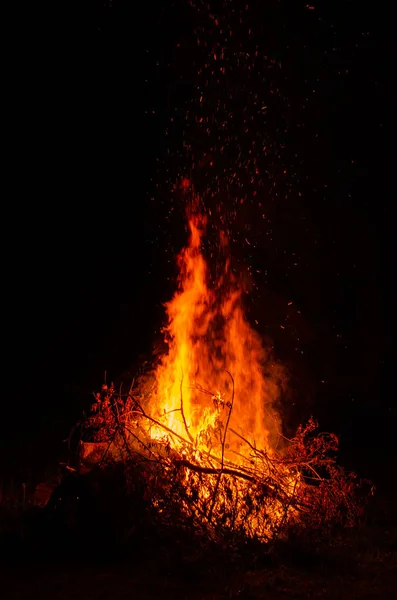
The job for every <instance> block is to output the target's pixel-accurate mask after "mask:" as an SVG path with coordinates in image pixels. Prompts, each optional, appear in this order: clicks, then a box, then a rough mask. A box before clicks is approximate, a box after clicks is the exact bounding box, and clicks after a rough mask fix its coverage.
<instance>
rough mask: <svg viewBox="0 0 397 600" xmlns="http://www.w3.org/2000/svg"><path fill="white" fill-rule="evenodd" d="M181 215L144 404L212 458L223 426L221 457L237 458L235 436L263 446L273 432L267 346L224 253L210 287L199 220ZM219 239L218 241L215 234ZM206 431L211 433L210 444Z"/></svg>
mask: <svg viewBox="0 0 397 600" xmlns="http://www.w3.org/2000/svg"><path fill="white" fill-rule="evenodd" d="M188 220H189V227H190V239H189V243H188V246H187V247H186V248H185V249H184V250H183V251H182V252H181V253H180V255H179V257H178V266H179V286H178V290H177V292H176V293H175V295H174V297H173V299H172V300H171V301H170V302H168V303H167V304H166V310H167V316H168V324H167V326H166V328H165V334H166V341H167V343H168V352H167V353H166V354H165V355H164V356H163V358H162V360H161V363H160V365H159V366H158V368H157V372H156V391H155V393H154V394H153V395H152V397H151V399H150V400H149V410H151V412H152V414H153V413H154V414H155V415H156V417H157V419H158V420H159V421H161V423H163V424H164V425H166V426H167V427H169V428H170V429H172V431H173V432H175V433H176V434H178V435H180V436H182V437H183V438H184V439H186V438H187V437H189V438H190V440H191V442H192V443H194V445H195V447H196V448H197V450H198V451H201V450H204V451H208V450H211V452H213V454H218V456H219V454H220V452H221V450H220V448H221V446H222V444H220V443H219V442H222V439H220V437H222V434H221V433H220V432H222V431H225V429H227V435H226V437H225V439H224V440H223V442H224V443H223V447H224V453H225V457H226V456H227V455H230V453H233V460H234V462H236V461H237V462H239V458H238V457H239V455H240V461H241V460H242V459H243V456H241V454H240V453H241V452H243V453H245V454H246V452H247V450H243V449H242V441H241V438H239V435H241V436H243V437H244V438H245V439H247V440H248V441H249V442H250V443H251V444H253V445H255V446H256V447H258V448H263V449H266V450H267V451H271V434H274V433H275V432H276V431H277V430H278V419H277V417H276V414H275V412H274V410H273V408H272V405H273V404H274V401H275V399H276V396H277V394H278V388H277V385H275V383H274V382H272V381H271V379H269V378H266V377H265V376H264V372H263V366H264V364H265V363H266V361H269V360H270V352H269V350H267V349H265V348H264V347H263V345H262V342H261V339H260V336H259V335H258V334H257V333H256V332H255V331H254V330H253V329H252V328H251V326H250V324H249V322H248V321H247V319H246V318H245V315H244V310H243V303H242V292H243V290H242V287H241V285H239V283H238V282H237V280H236V278H235V277H234V276H233V273H232V271H231V269H230V263H229V259H227V260H226V264H225V267H224V270H223V274H222V277H221V278H220V279H219V280H218V281H217V282H216V284H215V285H210V283H209V273H208V265H207V263H206V260H205V258H204V255H203V253H202V249H201V246H202V238H203V235H204V233H205V229H206V218H205V216H203V215H200V214H197V213H195V212H193V211H192V212H191V213H190V214H189V215H188ZM220 238H221V239H220V243H221V245H222V246H224V247H225V246H226V244H227V239H226V236H225V234H224V233H223V232H221V234H220ZM229 420H230V422H229ZM216 432H217V433H216ZM151 435H152V437H161V436H162V435H164V430H162V429H161V428H158V430H156V429H152V431H151ZM211 435H215V437H216V436H218V437H216V443H215V444H213V443H212V442H211ZM215 446H216V447H217V449H215ZM244 447H245V448H247V445H246V444H244ZM236 457H237V458H236ZM245 458H247V457H245Z"/></svg>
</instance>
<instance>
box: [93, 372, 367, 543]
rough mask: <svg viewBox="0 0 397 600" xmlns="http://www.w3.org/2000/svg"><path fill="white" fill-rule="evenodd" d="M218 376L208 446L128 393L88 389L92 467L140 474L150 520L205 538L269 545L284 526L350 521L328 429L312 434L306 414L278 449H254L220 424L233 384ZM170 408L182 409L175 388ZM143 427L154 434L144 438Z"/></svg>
mask: <svg viewBox="0 0 397 600" xmlns="http://www.w3.org/2000/svg"><path fill="white" fill-rule="evenodd" d="M227 373H228V376H229V377H230V380H231V385H232V392H231V400H230V401H229V402H228V403H225V402H224V403H223V404H222V405H223V406H226V407H227V409H228V412H227V416H226V421H225V425H224V427H223V428H222V435H221V437H220V438H219V437H217V435H216V432H215V431H212V433H211V432H209V433H208V435H212V438H213V442H214V445H213V446H212V449H211V451H208V450H206V449H205V448H203V447H200V446H199V445H198V441H197V440H194V439H193V436H191V435H188V433H189V432H188V427H187V422H186V418H183V422H184V426H185V431H186V433H187V436H186V437H184V436H183V435H180V434H179V433H177V432H176V431H174V430H173V429H172V428H171V427H169V426H168V425H166V424H164V423H162V422H161V420H160V419H159V418H156V417H154V416H152V415H151V414H149V412H148V411H147V409H146V408H144V406H143V404H142V402H141V401H139V400H138V399H137V398H136V397H135V396H134V395H133V390H130V393H129V394H127V395H122V394H121V390H120V393H119V394H116V392H115V391H114V389H110V390H104V391H103V394H102V395H97V396H96V400H97V402H96V405H94V410H93V414H92V416H91V417H90V418H89V419H88V421H87V422H86V424H85V429H86V430H91V431H97V432H98V433H97V439H98V441H101V439H103V437H105V438H106V440H107V441H106V451H105V453H104V454H103V456H102V459H101V464H103V463H104V462H105V460H106V461H107V462H112V461H116V462H120V461H122V462H123V463H124V464H125V466H126V469H127V470H130V469H132V471H133V473H134V477H135V478H136V477H142V478H143V480H142V481H143V483H142V485H143V486H144V488H145V489H146V492H145V497H146V498H148V499H149V501H150V505H151V507H152V509H153V511H154V515H156V517H155V518H157V519H160V520H161V521H165V522H170V521H172V520H174V519H177V518H178V519H181V518H182V519H187V522H190V523H191V524H192V526H193V528H196V529H197V528H198V529H200V530H202V531H203V532H206V533H207V534H208V535H209V536H210V537H212V538H214V539H218V536H219V535H224V534H225V533H226V532H229V534H233V535H240V536H241V535H242V536H243V537H248V538H255V539H258V540H262V541H266V542H269V541H270V540H271V539H273V540H274V539H276V538H277V537H279V536H280V535H283V533H284V532H285V531H286V530H287V528H288V527H290V526H294V527H298V528H312V529H313V531H314V530H321V528H324V527H325V526H329V525H331V524H332V523H340V522H342V521H343V522H344V523H346V524H348V525H352V524H353V523H355V522H356V520H357V518H358V517H359V516H360V511H361V504H360V502H358V500H357V495H356V491H357V489H358V484H357V482H355V480H354V477H353V476H350V475H347V474H345V472H344V471H343V470H342V469H340V468H339V467H337V465H336V463H335V460H334V459H333V458H332V457H331V456H330V452H333V451H334V450H335V448H336V446H337V440H336V438H335V436H333V435H325V434H316V433H315V429H316V424H315V422H314V421H313V420H310V421H309V423H308V424H307V426H306V427H305V428H303V427H300V428H299V429H298V431H297V434H296V436H295V437H294V438H293V439H292V440H290V441H289V442H288V444H287V445H286V446H285V448H284V450H283V451H282V452H277V453H275V452H269V451H267V450H265V449H259V448H257V447H256V446H255V444H253V443H251V442H250V441H249V440H248V439H246V438H245V437H244V436H242V435H241V434H239V433H238V432H236V431H235V430H234V429H232V428H231V427H230V421H231V418H232V411H233V406H234V400H235V384H234V378H233V377H232V375H231V374H230V372H227ZM180 390H181V392H182V382H181V387H180ZM219 397H222V396H219ZM177 410H179V411H180V412H181V414H182V415H183V414H184V409H183V396H182V393H181V405H180V407H179V409H177ZM153 426H155V427H156V431H163V432H164V436H158V435H157V434H156V437H153V433H152V428H153ZM228 432H230V434H232V435H233V436H235V437H237V438H238V439H239V440H240V443H242V447H241V451H240V452H237V451H231V450H230V449H229V445H228V444H227V443H226V441H227V435H228ZM101 436H102V437H101ZM233 455H234V456H236V461H234V460H231V456H233ZM216 465H217V466H216ZM177 515H179V516H178V517H177Z"/></svg>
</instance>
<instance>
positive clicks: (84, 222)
mask: <svg viewBox="0 0 397 600" xmlns="http://www.w3.org/2000/svg"><path fill="white" fill-rule="evenodd" d="M82 4H84V8H81V5H82ZM131 4H134V6H133V7H132V6H129V7H127V5H131ZM162 4H164V5H165V8H164V7H161V6H159V5H156V6H157V8H156V7H155V6H154V5H148V6H147V7H144V8H142V7H139V9H138V8H136V7H135V3H131V2H123V1H122V0H118V1H117V0H113V2H110V1H109V0H108V1H103V2H96V1H94V0H91V1H90V2H85V3H81V2H68V3H66V2H64V3H62V2H61V3H59V4H58V6H57V8H56V9H54V11H53V13H52V14H48V13H45V15H44V16H45V18H44V19H42V18H41V17H42V16H43V15H41V14H39V13H36V12H35V11H33V13H34V14H32V19H33V21H31V22H30V21H29V19H30V17H29V18H28V17H25V19H23V21H24V22H23V25H22V26H19V22H18V26H17V27H16V29H17V35H16V38H15V39H14V42H13V44H12V45H11V46H10V49H9V61H8V64H9V67H8V69H7V70H8V73H7V77H9V81H10V83H9V85H8V86H7V96H8V100H7V106H8V108H7V110H6V111H4V110H3V127H4V129H5V131H6V142H5V143H6V155H7V157H6V161H5V163H6V164H5V166H6V178H5V180H3V205H2V210H3V219H2V222H3V232H2V233H3V235H2V238H3V252H2V256H3V284H4V286H3V299H5V306H3V309H2V340H3V349H4V352H3V355H4V354H5V355H6V359H5V362H4V359H3V361H2V365H3V389H2V419H1V429H2V433H1V440H0V449H1V451H2V456H3V463H4V462H6V461H8V460H9V454H10V452H9V450H7V448H8V449H9V448H15V447H16V445H18V444H20V443H24V444H25V445H31V447H33V446H38V445H39V446H40V448H41V450H42V449H43V448H46V447H47V440H48V447H52V446H51V444H54V443H55V441H56V440H59V439H62V437H65V436H66V435H67V433H68V430H69V426H70V425H71V424H72V423H73V422H74V420H75V419H76V418H78V416H79V414H80V412H81V410H82V408H84V407H86V406H87V404H88V402H89V397H88V393H89V392H90V391H91V390H92V389H93V388H94V387H97V386H99V385H100V384H101V382H102V374H103V371H104V370H105V369H107V370H108V372H109V373H110V374H111V376H113V377H117V376H118V375H119V374H120V373H121V372H122V371H123V370H124V369H125V368H127V367H128V366H129V365H130V364H131V363H132V362H134V361H135V360H136V359H137V357H138V355H139V354H141V353H145V352H148V351H149V350H150V347H151V344H152V340H153V337H154V335H155V332H156V331H158V328H159V326H160V324H161V318H162V309H161V302H163V301H165V300H166V299H167V298H168V297H169V295H170V294H171V293H172V290H173V283H172V278H173V276H174V274H175V271H174V269H173V267H172V263H170V258H171V257H172V256H173V254H174V253H175V251H177V250H178V249H179V248H180V247H181V246H182V244H183V242H184V240H185V232H184V228H183V224H182V223H183V221H182V216H181V210H180V209H179V210H178V206H177V205H176V208H175V207H174V208H175V210H174V211H173V213H172V214H171V213H170V212H169V211H170V208H171V203H170V201H169V199H168V198H169V196H168V195H167V186H166V184H165V182H166V181H167V180H169V179H170V178H171V179H172V177H173V176H174V175H173V174H174V173H175V174H176V173H177V169H178V168H179V167H180V163H178V161H176V159H175V160H173V159H172V158H170V157H169V155H168V154H167V148H170V149H171V153H172V151H173V149H175V148H177V147H178V145H180V143H181V142H180V140H181V137H182V131H183V127H182V123H181V122H178V119H176V123H174V126H173V127H172V128H171V129H170V133H169V135H168V136H166V135H165V130H166V129H167V128H169V123H170V116H171V115H172V114H173V111H174V108H175V107H177V108H179V109H181V110H182V108H183V106H184V102H186V100H187V99H189V98H190V97H191V95H192V94H193V82H194V69H193V66H192V65H191V62H190V55H189V49H191V48H192V47H193V42H192V40H193V37H194V36H193V35H192V23H193V21H194V20H193V18H192V16H191V13H190V12H189V9H188V6H187V3H186V2H182V0H178V1H177V2H174V3H165V2H164V3H162ZM214 4H219V3H214ZM236 4H238V3H236ZM313 6H314V10H310V9H307V8H305V4H304V3H303V2H302V3H300V2H270V3H268V6H267V9H266V14H264V16H263V19H264V21H266V28H265V31H266V32H267V34H268V35H269V52H270V53H271V52H273V53H274V55H275V57H276V58H277V59H278V58H279V57H282V59H283V60H282V62H283V69H284V70H283V73H284V72H286V73H288V83H285V84H284V85H285V91H286V93H287V94H288V96H289V98H291V99H292V101H291V102H292V105H293V106H294V101H295V100H296V105H298V100H299V99H300V98H301V97H303V96H304V94H305V93H306V91H305V90H306V87H305V86H306V83H307V80H308V81H309V84H310V82H311V81H315V80H316V79H317V76H318V78H319V80H320V81H319V83H318V87H317V90H316V91H317V96H316V99H315V101H311V103H310V102H309V105H308V108H307V112H306V113H305V116H304V121H305V129H304V131H302V130H300V129H299V128H295V129H294V127H291V132H290V133H289V134H288V136H287V150H286V154H285V158H284V162H285V163H286V164H287V166H288V162H289V161H290V160H292V159H291V157H292V156H293V155H294V154H295V153H296V152H297V153H299V156H300V158H301V163H300V164H299V165H298V166H295V170H296V173H297V174H298V176H299V178H300V180H301V181H300V184H299V190H300V193H301V196H299V198H298V197H295V196H293V197H292V198H291V199H290V200H288V201H285V202H281V200H280V202H279V203H276V204H274V203H273V204H271V205H270V206H269V207H268V211H269V214H270V215H271V219H272V227H273V244H272V245H268V244H267V242H266V243H265V242H263V243H261V241H260V240H261V235H262V234H261V231H260V230H256V231H255V235H256V237H257V239H258V240H259V241H258V244H257V248H256V250H255V251H252V252H251V254H250V255H249V256H248V255H246V254H244V250H241V257H242V260H243V261H245V262H247V261H248V262H251V263H252V264H253V265H254V268H255V269H257V270H260V271H261V272H262V274H263V272H265V271H267V276H266V278H265V277H264V276H263V275H261V276H260V277H258V279H257V293H256V294H255V295H254V297H253V299H252V301H251V304H250V316H251V318H253V319H257V320H258V321H259V323H260V325H259V328H260V331H261V333H263V334H266V335H269V336H270V337H271V338H272V339H273V341H274V344H275V349H276V354H277V355H278V356H279V358H280V359H281V360H282V361H284V362H285V363H286V364H288V367H289V369H290V371H291V374H292V375H291V389H292V391H291V394H290V398H289V399H288V401H290V402H291V405H292V403H293V402H294V403H295V404H294V406H295V408H294V409H292V408H291V409H290V415H291V419H292V421H293V418H294V415H295V417H296V418H301V417H305V416H308V414H310V413H311V412H313V413H314V414H315V415H316V416H318V417H319V419H320V422H321V423H323V424H324V426H325V427H332V428H333V429H334V430H336V431H337V432H338V433H340V434H341V435H342V442H343V443H344V447H345V448H346V455H349V456H350V454H351V455H352V456H353V459H352V460H353V461H354V460H355V459H357V457H359V456H361V457H364V459H363V460H364V462H365V461H366V460H368V461H370V460H372V462H374V463H376V462H377V461H379V460H380V459H381V458H382V459H383V457H384V455H385V453H386V452H387V451H388V450H389V449H390V448H391V447H392V444H391V439H392V436H393V435H394V431H395V424H396V407H395V403H394V400H393V396H392V394H391V393H390V388H389V386H388V384H389V381H390V380H391V377H390V376H389V375H388V373H390V370H391V367H390V368H389V367H388V365H389V364H391V335H390V334H389V333H388V331H389V328H390V324H391V317H390V315H391V311H389V308H388V302H389V300H388V298H389V295H390V290H391V283H390V280H391V279H392V273H393V270H394V269H393V264H392V260H391V255H392V241H391V240H392V237H391V223H390V216H389V206H390V203H392V198H393V192H394V190H393V188H392V186H391V172H392V164H391V161H392V157H391V154H390V151H389V149H388V148H389V146H391V143H390V140H391V137H392V132H391V128H392V122H391V115H392V111H391V101H390V97H389V90H390V83H391V72H392V71H391V65H392V63H393V60H392V56H393V53H392V44H391V37H390V36H389V35H388V32H387V26H386V24H385V22H384V21H385V17H384V16H383V15H382V14H381V12H379V11H378V12H376V8H375V7H374V6H371V8H370V9H365V8H363V6H362V3H360V2H358V1H356V0H352V1H350V2H348V1H346V2H341V1H340V2H339V1H338V2H332V3H330V2H328V3H314V4H313ZM318 16H319V17H321V22H320V21H319V20H318ZM32 23H34V25H32ZM324 23H325V25H324ZM331 25H332V27H331ZM325 30H326V31H327V32H328V33H327V35H328V37H327V36H325V34H324V32H325ZM332 36H334V38H333V37H332ZM18 40H19V41H18ZM263 43H264V44H265V45H266V43H267V42H263ZM177 44H180V45H181V46H182V47H183V48H184V49H185V50H184V52H185V56H184V57H183V59H181V58H178V56H179V55H178V54H176V53H175V47H176V46H177ZM334 45H335V47H336V50H335V51H334V53H333V51H332V48H333V46H334ZM287 46H288V47H290V48H291V50H290V52H289V53H288V52H286V50H285V48H286V47H287ZM325 51H327V52H328V51H329V54H327V59H326V61H325V63H324V64H323V62H324V61H323V57H324V52H325ZM192 52H193V51H192ZM179 61H180V62H179ZM320 63H321V64H322V67H321V69H320V67H319V65H320ZM168 65H169V66H168ZM181 107H182V108H181ZM289 118H290V119H291V121H292V123H297V122H298V121H299V119H300V117H299V118H298V116H297V114H296V113H294V110H293V109H291V115H290V116H289ZM302 118H303V117H302ZM315 132H317V133H318V134H319V140H318V142H314V141H313V136H314V134H315ZM179 160H180V159H179ZM3 164H4V163H3ZM6 182H7V183H6ZM156 184H157V186H158V187H156ZM325 185H326V187H325ZM152 197H154V198H155V199H154V200H151V198H152ZM252 210H253V212H252V215H251V217H252V224H253V227H254V225H256V223H255V219H256V217H255V214H256V213H255V209H252ZM170 214H171V217H170ZM303 216H304V219H305V223H307V224H308V229H307V230H305V229H304V228H303V227H302V226H299V227H298V226H297V223H300V222H302V218H303ZM245 219H246V222H247V221H248V222H249V220H250V213H249V212H248V213H247V214H245ZM236 235H237V233H236ZM292 250H296V251H297V253H298V254H299V267H298V268H296V269H294V268H292V270H291V253H292ZM236 252H237V254H238V253H239V252H240V250H239V249H238V248H236ZM289 271H291V272H289ZM286 272H288V276H286ZM290 300H293V308H291V309H290V308H288V309H287V308H286V306H287V303H288V301H290ZM295 307H296V311H297V310H299V313H297V312H296V311H295ZM288 311H289V312H288ZM286 318H287V321H286ZM291 322H293V323H294V324H295V325H294V327H295V328H297V330H298V331H299V335H300V345H299V351H298V352H297V351H295V346H296V343H295V338H294V337H293V335H292V334H290V333H289V332H288V327H286V330H287V331H286V330H282V329H281V328H280V324H281V323H285V324H287V325H288V324H289V323H291ZM285 331H286V333H285ZM323 381H324V383H322V382H323ZM294 411H295V412H294ZM372 436H373V438H374V439H375V440H376V447H377V450H376V452H375V454H374V453H373V452H372V451H371V446H370V443H371V438H372ZM23 440H29V441H28V442H27V441H26V442H22V441H23ZM349 453H350V454H349ZM371 454H372V455H373V456H372V458H371Z"/></svg>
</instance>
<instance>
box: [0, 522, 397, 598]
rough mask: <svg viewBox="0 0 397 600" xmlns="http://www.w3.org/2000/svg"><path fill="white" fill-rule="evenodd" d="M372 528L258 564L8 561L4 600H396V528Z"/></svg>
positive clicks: (159, 555) (148, 555) (1, 576)
mask: <svg viewBox="0 0 397 600" xmlns="http://www.w3.org/2000/svg"><path fill="white" fill-rule="evenodd" d="M390 525H391V526H390V527H389V526H388V525H387V523H384V524H382V525H381V526H380V525H379V524H377V525H375V526H371V525H368V526H366V527H364V528H363V529H361V530H360V531H352V532H349V533H344V534H343V535H342V536H341V537H340V538H339V539H338V540H330V542H329V544H328V547H323V548H322V549H321V550H319V551H318V552H316V551H313V550H310V552H307V551H306V550H303V549H302V548H301V549H299V548H298V547H293V546H290V545H287V546H286V547H281V548H280V549H278V550H277V551H276V552H275V554H272V555H271V556H270V557H267V558H265V559H264V560H262V561H261V563H262V564H254V562H250V561H249V560H248V561H247V560H246V559H245V560H244V561H239V560H236V559H234V560H231V559H230V558H229V557H228V556H227V552H226V551H225V552H224V553H223V555H222V556H218V558H214V559H209V558H208V557H207V559H206V558H205V557H204V558H203V557H202V556H201V557H200V559H197V558H193V556H192V554H191V552H190V556H189V552H187V554H186V556H183V550H182V549H179V550H178V549H177V546H173V547H172V548H170V547H168V548H167V546H162V545H161V544H159V545H158V546H157V547H154V546H153V547H152V549H150V548H147V547H146V549H143V550H142V552H140V550H139V548H138V549H137V552H135V553H134V556H129V557H128V558H127V557H122V558H120V557H118V558H116V557H115V556H113V557H112V558H109V556H108V557H105V556H103V557H102V559H98V558H96V559H93V558H92V551H93V548H92V547H91V546H90V544H89V543H87V545H86V547H80V548H76V553H75V555H74V556H73V555H71V554H70V553H63V554H62V556H61V555H57V553H55V555H52V554H51V549H49V552H47V553H46V558H44V557H42V558H40V557H37V556H35V553H34V551H33V552H32V553H31V555H30V556H23V557H20V558H18V553H17V554H16V555H14V556H9V557H8V558H9V560H8V561H7V560H5V562H4V561H3V564H2V567H1V568H0V580H1V597H2V599H3V600H30V599H32V600H33V598H40V599H41V600H47V599H48V600H50V599H51V600H108V599H109V600H116V599H120V600H124V599H125V600H127V599H129V598H137V599H140V600H149V599H156V600H157V599H158V598H161V599H163V600H165V599H170V600H171V599H175V600H182V599H185V598H189V600H227V599H232V598H233V599H234V598H235V599H241V600H243V599H244V600H265V599H266V600H273V599H274V600H278V599H289V598H291V599H296V600H298V599H299V600H300V599H303V598H305V599H346V600H347V599H349V600H350V599H352V600H355V599H357V600H358V599H360V600H364V599H382V600H387V599H392V598H397V528H396V527H395V525H394V526H392V524H390Z"/></svg>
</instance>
